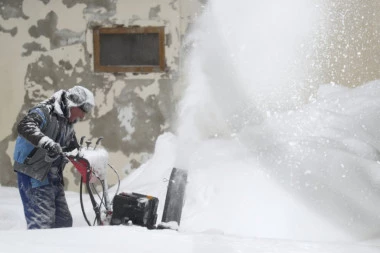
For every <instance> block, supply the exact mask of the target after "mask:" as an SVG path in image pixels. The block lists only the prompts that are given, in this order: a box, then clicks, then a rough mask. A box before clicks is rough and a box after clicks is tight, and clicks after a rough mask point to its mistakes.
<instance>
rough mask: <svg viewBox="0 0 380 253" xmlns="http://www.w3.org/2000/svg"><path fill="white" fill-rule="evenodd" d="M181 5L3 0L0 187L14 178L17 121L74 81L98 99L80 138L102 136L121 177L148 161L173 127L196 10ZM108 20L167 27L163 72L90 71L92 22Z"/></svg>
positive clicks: (167, 1)
mask: <svg viewBox="0 0 380 253" xmlns="http://www.w3.org/2000/svg"><path fill="white" fill-rule="evenodd" d="M181 4H182V1H177V0H158V1H139V0H135V1H120V0H119V1H117V0H92V1H85V0H58V1H51V0H32V1H23V0H17V1H0V45H1V47H0V54H1V55H2V57H1V59H0V75H1V77H2V82H3V84H4V85H1V88H0V94H1V95H0V117H1V119H0V122H1V125H0V130H1V135H0V167H1V168H0V170H1V171H0V173H1V175H2V176H1V177H0V184H1V185H15V182H16V181H15V175H14V173H13V171H12V163H13V161H12V159H11V157H12V153H13V147H14V140H15V138H16V136H17V132H16V122H17V121H18V120H19V119H20V118H21V117H22V116H23V115H24V114H25V113H26V111H27V110H28V109H29V108H30V107H31V106H33V105H35V104H36V103H38V102H40V101H42V100H44V99H46V98H47V97H49V96H50V95H51V94H53V92H54V91H56V90H59V89H68V88H70V87H72V86H74V85H76V84H81V85H83V86H85V87H86V88H88V89H90V90H91V91H92V92H93V93H94V95H95V100H96V104H97V106H96V108H95V110H94V111H93V112H92V115H91V116H89V117H87V118H86V119H85V121H84V122H80V123H78V124H77V125H76V127H75V128H76V131H77V137H78V139H79V138H80V137H81V136H86V137H87V139H93V140H96V138H98V137H100V136H103V137H104V140H103V141H102V145H103V146H104V148H105V149H106V150H107V151H108V152H110V162H111V163H113V165H114V167H115V168H117V169H119V171H120V172H121V173H120V174H121V175H125V174H124V173H123V171H124V167H125V168H127V169H128V170H130V169H134V168H137V167H138V166H139V165H140V164H141V163H143V162H145V160H146V159H148V158H149V156H148V157H147V154H151V153H152V152H153V148H154V142H155V140H156V138H157V136H158V135H160V134H161V133H162V132H163V131H165V130H167V129H169V128H170V126H171V121H172V117H173V113H174V110H175V107H174V106H173V105H174V104H175V101H176V100H178V96H179V91H178V90H176V89H177V88H176V87H175V86H176V84H177V83H178V81H179V78H178V76H179V57H180V48H181V40H182V38H183V36H184V33H185V32H186V30H187V28H186V27H187V26H188V24H189V22H191V20H192V17H193V16H194V12H195V11H196V8H191V9H189V8H187V9H186V8H185V9H182V8H181ZM191 4H192V5H195V6H197V5H198V6H199V5H200V4H201V2H199V1H192V3H191ZM186 5H187V6H189V3H187V4H186ZM113 25H124V26H132V25H138V26H165V57H166V65H167V70H166V71H165V72H162V73H151V74H132V73H121V74H113V73H95V72H94V71H93V58H92V55H93V42H92V27H94V26H106V27H110V26H113ZM140 154H141V155H140ZM72 174H73V173H72V169H71V170H70V169H67V170H66V171H65V177H67V178H66V180H65V181H66V185H68V188H71V189H74V190H75V185H72V182H74V181H73V180H71V179H69V178H70V177H72ZM111 183H112V182H111ZM73 187H74V188H73Z"/></svg>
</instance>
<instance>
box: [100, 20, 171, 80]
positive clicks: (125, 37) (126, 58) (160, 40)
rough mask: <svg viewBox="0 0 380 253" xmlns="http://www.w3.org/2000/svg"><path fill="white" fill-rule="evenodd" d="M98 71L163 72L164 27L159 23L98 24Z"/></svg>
mask: <svg viewBox="0 0 380 253" xmlns="http://www.w3.org/2000/svg"><path fill="white" fill-rule="evenodd" d="M93 38H94V70H95V71H96V72H142V73H149V72H162V71H164V70H165V43H164V39H165V29H164V27H163V26H160V27H115V28H95V29H94V33H93Z"/></svg>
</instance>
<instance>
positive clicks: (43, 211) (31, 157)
mask: <svg viewBox="0 0 380 253" xmlns="http://www.w3.org/2000/svg"><path fill="white" fill-rule="evenodd" d="M94 106H95V102H94V95H93V94H92V92H91V91H89V90H88V89H86V88H84V87H82V86H74V87H73V88H71V89H69V90H67V91H65V90H60V91H57V92H56V93H54V94H53V96H52V97H50V98H49V99H47V100H45V101H43V102H41V103H40V104H38V105H37V106H35V107H33V108H32V109H30V110H29V112H28V114H27V115H26V116H25V117H24V118H23V119H21V121H20V122H19V124H18V126H17V131H18V134H19V136H18V137H17V140H16V146H15V150H14V160H15V163H14V170H15V171H16V172H17V177H18V187H19V191H20V196H21V200H22V203H23V206H24V214H25V219H26V222H27V228H28V229H41V228H60V227H71V226H72V223H73V221H72V216H71V213H70V211H69V208H68V206H67V202H66V197H65V193H64V188H63V176H62V171H63V169H64V167H65V165H66V163H67V160H66V159H65V158H64V157H63V156H62V152H69V151H72V150H74V149H76V148H79V144H78V142H77V139H76V136H75V131H74V128H73V124H74V123H76V122H77V121H79V120H80V119H83V118H84V116H85V115H86V114H87V113H89V112H90V111H91V110H92V108H93V107H94Z"/></svg>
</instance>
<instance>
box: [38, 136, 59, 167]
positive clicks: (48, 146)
mask: <svg viewBox="0 0 380 253" xmlns="http://www.w3.org/2000/svg"><path fill="white" fill-rule="evenodd" d="M41 148H43V149H45V150H46V151H47V153H46V156H45V161H46V162H53V161H55V160H56V159H57V158H58V157H59V156H60V154H61V153H62V148H61V146H60V145H59V144H58V143H56V142H54V141H53V140H51V139H50V140H49V141H46V142H45V143H44V144H42V145H41Z"/></svg>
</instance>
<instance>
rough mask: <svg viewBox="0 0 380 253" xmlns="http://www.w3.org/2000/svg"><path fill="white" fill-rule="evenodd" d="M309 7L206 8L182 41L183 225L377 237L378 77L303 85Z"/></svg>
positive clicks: (251, 232) (265, 233) (223, 4)
mask: <svg viewBox="0 0 380 253" xmlns="http://www.w3.org/2000/svg"><path fill="white" fill-rule="evenodd" d="M319 11H320V9H319V7H318V5H313V4H310V2H309V1H302V0H296V1H280V0H270V1H243V0H238V1H235V2H234V3H233V4H231V3H230V1H210V4H209V6H208V7H207V8H206V10H205V13H204V15H203V17H202V18H201V19H200V22H199V25H198V26H196V27H195V28H194V31H193V33H192V34H191V35H190V36H189V38H188V47H189V48H191V52H189V56H188V59H189V60H188V62H187V64H188V65H187V66H186V71H185V72H187V74H186V75H187V76H186V78H187V79H186V80H187V82H188V88H187V90H186V92H185V94H184V97H183V100H182V102H181V104H180V110H179V119H178V129H177V135H178V140H176V143H177V144H176V145H177V149H176V154H175V157H176V160H175V163H174V166H175V167H178V168H182V169H188V171H189V184H188V188H187V197H186V204H185V208H184V214H183V222H182V223H181V228H182V229H183V230H191V231H194V230H196V231H216V232H218V233H228V234H239V235H247V236H256V237H271V238H287V239H297V240H328V241H334V240H364V239H368V238H371V237H375V236H376V235H378V234H380V230H379V227H380V216H379V215H378V214H377V213H378V212H377V211H378V208H377V207H378V206H380V197H379V196H380V188H379V181H378V179H379V178H380V176H379V173H380V172H379V171H380V166H379V162H378V161H380V155H379V154H380V152H379V151H380V147H379V144H378V143H380V135H379V132H378V130H377V126H379V125H380V122H379V119H380V115H379V114H380V113H379V112H380V101H379V97H380V96H379V95H380V94H379V93H380V88H379V87H380V82H379V81H375V82H372V83H368V84H365V85H364V84H363V86H362V87H359V88H356V89H348V88H344V87H341V86H339V85H322V84H320V85H321V87H319V84H315V83H309V82H308V80H307V79H308V73H307V71H308V68H307V67H308V66H306V65H305V63H306V62H307V60H308V59H307V58H308V57H309V56H310V54H312V48H313V45H312V43H313V42H314V41H315V40H314V38H312V37H313V35H314V33H315V31H316V30H315V29H317V26H316V23H317V21H318V18H319V15H318V14H319ZM307 42H309V44H308V43H307ZM309 64H310V63H309ZM187 70H188V71H187ZM173 155H174V154H173ZM216 214H217V215H216ZM220 217H225V219H223V220H221V219H220Z"/></svg>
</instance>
